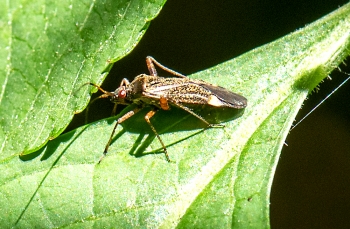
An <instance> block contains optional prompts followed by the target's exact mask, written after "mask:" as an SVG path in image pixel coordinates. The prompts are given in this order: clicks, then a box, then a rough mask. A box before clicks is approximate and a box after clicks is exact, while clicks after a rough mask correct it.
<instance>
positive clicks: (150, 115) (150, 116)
mask: <svg viewBox="0 0 350 229" xmlns="http://www.w3.org/2000/svg"><path fill="white" fill-rule="evenodd" d="M156 112H157V110H155V109H153V110H151V111H149V112H148V113H147V114H146V116H145V120H146V122H147V123H148V125H149V126H150V127H151V129H152V131H153V133H154V134H155V135H156V136H157V138H158V140H159V142H160V144H161V145H162V147H163V150H164V154H165V157H166V160H167V161H168V162H170V158H169V155H168V151H167V149H166V147H165V145H164V142H163V141H162V139H161V138H160V137H159V134H158V133H157V131H156V129H155V128H154V126H153V125H152V123H151V121H150V119H151V118H152V117H153V115H154V114H155V113H156Z"/></svg>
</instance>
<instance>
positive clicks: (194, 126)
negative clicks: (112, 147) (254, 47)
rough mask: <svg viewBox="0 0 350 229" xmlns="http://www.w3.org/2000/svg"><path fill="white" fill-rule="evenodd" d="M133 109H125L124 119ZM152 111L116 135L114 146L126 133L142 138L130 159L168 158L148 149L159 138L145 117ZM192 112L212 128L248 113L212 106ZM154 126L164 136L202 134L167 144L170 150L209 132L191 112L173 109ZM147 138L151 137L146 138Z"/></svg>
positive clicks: (130, 121) (162, 113) (160, 151)
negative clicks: (180, 133)
mask: <svg viewBox="0 0 350 229" xmlns="http://www.w3.org/2000/svg"><path fill="white" fill-rule="evenodd" d="M132 109H133V107H132V105H131V106H130V108H129V107H128V108H125V110H123V112H122V114H121V116H122V115H123V113H127V111H128V110H132ZM150 110H152V108H151V107H145V108H143V110H142V111H140V112H139V113H137V114H135V115H134V116H133V117H132V118H130V119H128V120H126V121H124V122H123V123H121V124H120V125H121V126H122V127H123V129H122V130H120V131H119V132H117V133H116V135H115V136H114V137H113V139H112V141H111V144H113V143H114V142H116V141H118V139H119V138H120V137H121V136H122V135H123V134H124V133H126V132H129V133H137V134H139V136H138V138H137V139H136V141H135V142H134V143H133V144H132V146H131V148H130V151H129V154H130V155H132V156H134V157H143V156H146V155H149V154H164V151H163V148H162V147H159V148H158V149H155V150H152V151H148V152H147V147H148V146H149V145H150V144H151V143H152V142H153V141H154V139H155V138H156V135H155V134H154V133H153V131H152V130H151V128H150V127H149V125H148V124H147V122H145V119H144V117H145V115H146V114H147V113H148V112H149V111H150ZM192 110H193V111H194V112H196V114H198V115H200V116H201V117H203V118H204V119H205V120H207V121H208V122H209V123H212V124H219V123H221V124H224V123H225V122H229V121H231V120H234V119H237V118H239V117H240V116H242V115H243V113H244V109H232V108H220V109H217V108H216V109H213V108H212V107H210V106H203V107H201V108H198V107H195V108H193V109H192ZM152 123H153V126H154V128H155V129H156V130H157V131H158V133H159V135H160V136H161V135H162V134H166V133H174V132H182V131H193V130H198V132H195V133H191V134H189V135H188V136H186V137H184V138H181V139H176V140H174V141H172V142H166V143H165V144H166V147H170V146H172V145H176V144H178V143H180V142H182V141H185V140H187V139H190V138H191V137H193V136H195V135H197V134H200V133H202V132H204V131H205V130H206V129H207V125H206V124H205V123H203V122H202V121H201V120H199V119H198V118H197V117H194V116H193V115H191V114H189V113H188V112H186V111H184V110H182V109H180V108H177V107H172V108H171V110H170V111H163V110H160V111H159V112H157V114H156V115H155V116H154V117H153V118H152ZM222 127H224V126H222ZM146 135H147V137H146V138H145V136H146ZM118 153H120V152H118Z"/></svg>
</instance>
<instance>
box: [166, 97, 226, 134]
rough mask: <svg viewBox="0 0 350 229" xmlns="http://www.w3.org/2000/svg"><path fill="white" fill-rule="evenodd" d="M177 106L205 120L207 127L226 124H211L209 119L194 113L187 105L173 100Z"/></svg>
mask: <svg viewBox="0 0 350 229" xmlns="http://www.w3.org/2000/svg"><path fill="white" fill-rule="evenodd" d="M171 102H172V103H173V104H174V105H175V106H177V107H179V108H181V109H183V110H185V111H187V112H188V113H190V114H191V115H193V116H194V117H196V118H198V119H200V120H201V121H202V122H204V123H205V124H207V127H208V128H209V127H224V125H221V124H211V123H209V122H208V121H207V120H205V119H204V118H203V117H201V116H199V115H198V114H196V113H194V112H193V111H192V110H191V109H189V108H188V107H185V106H184V105H182V104H180V103H177V102H174V101H171Z"/></svg>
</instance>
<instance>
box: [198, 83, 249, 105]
mask: <svg viewBox="0 0 350 229" xmlns="http://www.w3.org/2000/svg"><path fill="white" fill-rule="evenodd" d="M200 85H201V86H202V87H204V88H206V89H207V90H209V91H210V92H211V93H212V95H211V98H210V100H212V102H211V101H210V100H209V101H208V103H209V104H210V103H212V104H211V105H214V106H215V104H219V105H217V106H219V107H226V106H227V107H231V108H236V109H242V108H245V107H246V106H247V99H246V98H245V97H243V96H241V95H239V94H236V93H233V92H231V91H229V90H227V89H225V88H223V87H220V86H214V85H211V84H206V83H201V84H200ZM213 96H215V97H216V98H217V99H219V100H220V101H221V103H217V102H215V98H214V97H213Z"/></svg>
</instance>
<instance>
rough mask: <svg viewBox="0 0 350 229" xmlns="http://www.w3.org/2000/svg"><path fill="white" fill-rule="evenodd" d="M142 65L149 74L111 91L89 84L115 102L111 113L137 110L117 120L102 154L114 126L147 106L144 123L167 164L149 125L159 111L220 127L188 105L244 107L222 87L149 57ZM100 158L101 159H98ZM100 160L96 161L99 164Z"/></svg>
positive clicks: (242, 98) (107, 146) (240, 101)
mask: <svg viewBox="0 0 350 229" xmlns="http://www.w3.org/2000/svg"><path fill="white" fill-rule="evenodd" d="M146 63H147V67H148V70H149V72H150V75H146V74H141V75H139V76H137V77H135V79H134V80H133V81H132V82H131V83H130V82H129V81H128V80H127V79H123V80H122V82H121V84H120V86H119V87H118V88H117V89H116V90H115V91H114V92H108V91H105V90H103V89H102V88H100V87H99V86H98V85H95V84H93V83H90V84H91V85H93V86H95V87H97V88H98V89H99V90H100V91H102V92H103V93H104V94H103V95H101V96H99V97H98V98H108V97H109V98H110V99H111V101H112V102H113V103H115V107H114V109H113V110H114V111H115V109H116V106H117V104H124V105H129V104H137V105H138V106H137V108H135V109H134V110H132V111H129V112H128V113H126V114H125V115H123V116H122V117H121V118H119V119H118V120H117V123H116V125H115V127H114V129H113V132H112V134H111V137H110V139H109V141H108V143H107V145H106V148H105V151H104V155H106V154H107V151H108V148H109V145H110V143H111V141H112V138H113V135H114V132H115V130H116V128H117V126H118V124H120V123H122V122H124V121H125V120H126V119H128V118H130V117H131V116H133V115H134V114H135V113H137V112H138V111H140V110H141V109H142V108H143V107H145V106H151V107H153V109H152V110H151V111H149V112H148V113H147V114H146V116H145V120H146V122H147V123H148V124H149V126H150V128H151V129H152V131H153V132H154V134H155V135H156V136H157V138H158V140H159V141H160V143H161V144H162V147H163V150H164V153H165V156H166V159H167V160H168V161H170V159H169V156H168V153H167V149H166V147H165V145H164V143H163V141H162V139H161V138H160V137H159V134H158V133H157V131H156V129H155V128H154V126H153V125H152V123H151V122H150V119H151V118H152V116H153V115H154V114H155V113H156V112H157V111H158V110H160V109H162V110H169V109H170V107H171V106H176V107H179V108H181V109H183V110H185V111H187V112H189V113H190V114H192V115H193V116H195V117H197V118H198V119H200V120H202V121H203V122H204V123H205V124H206V125H207V127H213V126H221V125H215V124H210V123H208V122H207V121H206V120H205V119H204V118H202V117H201V116H199V115H198V114H196V113H194V112H193V111H192V110H191V109H190V108H188V106H189V105H190V106H196V105H209V106H213V107H214V108H215V107H222V108H234V109H243V108H245V107H246V106H247V99H246V98H244V97H243V96H241V95H238V94H236V93H233V92H231V91H228V90H226V89H225V88H222V87H219V86H215V85H212V84H209V83H206V82H204V81H201V80H192V79H189V78H188V77H186V76H184V75H182V74H180V73H177V72H175V71H173V70H171V69H169V68H167V67H165V66H163V65H161V64H160V63H158V62H157V61H156V60H155V59H153V58H152V57H147V58H146ZM154 64H156V65H157V66H158V67H160V68H162V69H163V70H165V71H167V72H170V73H171V74H173V75H174V76H176V77H160V76H158V74H157V71H156V69H155V66H154ZM101 159H102V158H101ZM101 159H100V161H101Z"/></svg>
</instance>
